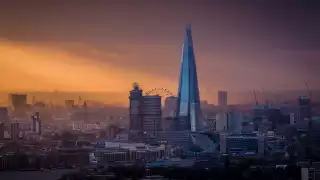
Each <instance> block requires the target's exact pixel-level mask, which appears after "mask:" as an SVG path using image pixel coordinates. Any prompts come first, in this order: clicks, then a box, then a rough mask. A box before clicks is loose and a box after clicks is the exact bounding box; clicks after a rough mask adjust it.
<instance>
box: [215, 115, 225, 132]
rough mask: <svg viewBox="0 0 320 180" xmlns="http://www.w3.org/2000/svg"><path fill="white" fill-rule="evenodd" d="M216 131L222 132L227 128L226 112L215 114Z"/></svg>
mask: <svg viewBox="0 0 320 180" xmlns="http://www.w3.org/2000/svg"><path fill="white" fill-rule="evenodd" d="M215 125H216V128H215V129H216V131H217V132H223V131H227V130H228V114H227V113H218V114H217V115H216V123H215Z"/></svg>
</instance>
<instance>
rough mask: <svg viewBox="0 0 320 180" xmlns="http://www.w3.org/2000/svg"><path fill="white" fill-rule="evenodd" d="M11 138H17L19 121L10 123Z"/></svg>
mask: <svg viewBox="0 0 320 180" xmlns="http://www.w3.org/2000/svg"><path fill="white" fill-rule="evenodd" d="M10 134H11V139H12V140H14V141H16V140H18V139H19V134H20V124H19V123H11V127H10Z"/></svg>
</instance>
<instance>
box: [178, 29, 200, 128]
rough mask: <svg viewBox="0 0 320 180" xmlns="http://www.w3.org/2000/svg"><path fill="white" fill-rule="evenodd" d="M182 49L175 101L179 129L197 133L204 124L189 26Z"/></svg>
mask: <svg viewBox="0 0 320 180" xmlns="http://www.w3.org/2000/svg"><path fill="white" fill-rule="evenodd" d="M182 49H183V50H182V58H181V67H180V79H179V88H178V101H177V117H178V118H179V129H180V130H191V131H198V130H202V129H203V126H204V123H203V118H202V112H201V108H200V97H199V87H198V78H197V68H196V61H195V56H194V50H193V42H192V36H191V27H190V25H188V26H187V27H186V36H185V40H184V44H183V48H182Z"/></svg>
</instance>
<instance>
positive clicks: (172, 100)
mask: <svg viewBox="0 0 320 180" xmlns="http://www.w3.org/2000/svg"><path fill="white" fill-rule="evenodd" d="M177 99H178V98H177V97H175V96H169V97H167V98H166V99H165V101H164V110H163V117H176V109H177Z"/></svg>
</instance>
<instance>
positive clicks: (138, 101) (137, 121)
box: [129, 83, 143, 134]
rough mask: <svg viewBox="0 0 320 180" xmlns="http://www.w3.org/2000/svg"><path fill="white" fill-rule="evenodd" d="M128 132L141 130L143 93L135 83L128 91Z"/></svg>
mask: <svg viewBox="0 0 320 180" xmlns="http://www.w3.org/2000/svg"><path fill="white" fill-rule="evenodd" d="M129 99H130V107H129V108H130V110H129V111H130V132H132V133H134V134H139V133H142V132H143V126H142V100H143V94H142V89H140V87H139V85H138V84H137V83H134V84H133V90H131V91H130V97H129Z"/></svg>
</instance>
